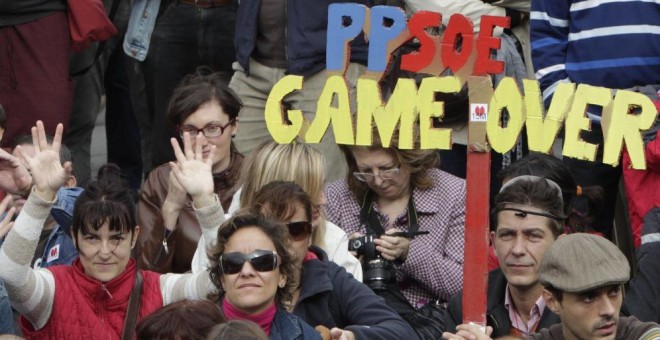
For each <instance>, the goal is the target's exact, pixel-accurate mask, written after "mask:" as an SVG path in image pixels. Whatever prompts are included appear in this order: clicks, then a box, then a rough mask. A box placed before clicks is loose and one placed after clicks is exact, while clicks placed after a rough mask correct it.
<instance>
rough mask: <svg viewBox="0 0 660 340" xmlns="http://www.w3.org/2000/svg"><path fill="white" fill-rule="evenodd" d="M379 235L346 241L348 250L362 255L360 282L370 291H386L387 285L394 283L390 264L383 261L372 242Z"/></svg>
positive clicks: (394, 278)
mask: <svg viewBox="0 0 660 340" xmlns="http://www.w3.org/2000/svg"><path fill="white" fill-rule="evenodd" d="M380 236H381V235H377V234H366V235H364V236H362V237H358V238H355V239H352V240H350V241H348V250H349V251H354V252H356V253H357V254H358V256H360V255H362V256H363V257H362V271H363V274H362V281H363V282H364V283H365V284H366V285H367V286H368V287H369V288H371V290H384V289H387V285H388V284H389V283H393V282H396V274H395V271H394V265H393V264H392V262H390V261H388V260H386V259H384V258H383V257H382V256H381V255H380V252H378V251H377V250H376V244H375V243H374V240H375V239H377V238H379V237H380Z"/></svg>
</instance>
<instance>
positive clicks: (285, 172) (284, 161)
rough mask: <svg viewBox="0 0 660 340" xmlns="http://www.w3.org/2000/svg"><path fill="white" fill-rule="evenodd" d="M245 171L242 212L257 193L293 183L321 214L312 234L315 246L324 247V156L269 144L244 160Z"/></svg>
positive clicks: (296, 145)
mask: <svg viewBox="0 0 660 340" xmlns="http://www.w3.org/2000/svg"><path fill="white" fill-rule="evenodd" d="M243 167H244V168H243V170H242V174H241V180H240V183H241V185H242V186H243V189H242V192H241V197H240V199H241V208H246V207H250V206H252V205H253V203H254V196H255V194H256V193H257V191H259V189H261V187H263V186H264V185H266V184H268V183H270V182H273V181H290V182H294V183H296V184H298V185H299V186H300V187H301V188H302V189H303V190H304V191H305V192H306V193H307V195H309V197H310V199H311V201H312V204H313V205H314V207H315V208H316V209H318V210H319V213H320V215H321V216H320V218H319V223H318V226H316V228H315V229H314V233H313V234H312V243H313V244H314V245H316V246H318V247H321V248H324V247H325V243H324V242H323V235H324V234H325V223H326V220H325V212H324V210H323V208H322V207H321V206H320V201H319V198H320V197H321V196H322V195H323V182H324V180H325V170H324V169H325V166H324V159H323V155H321V153H319V152H318V151H317V150H316V149H314V148H313V147H312V146H311V145H309V144H305V143H298V142H294V143H291V144H277V143H275V142H273V141H269V142H265V143H262V144H261V145H260V146H259V147H257V148H256V149H255V150H254V151H253V152H252V154H250V156H248V158H247V159H246V160H245V162H244V163H243Z"/></svg>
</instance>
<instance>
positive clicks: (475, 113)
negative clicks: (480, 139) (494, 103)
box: [470, 104, 488, 122]
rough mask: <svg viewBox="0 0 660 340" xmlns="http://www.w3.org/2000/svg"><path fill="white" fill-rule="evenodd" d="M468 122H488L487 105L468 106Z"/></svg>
mask: <svg viewBox="0 0 660 340" xmlns="http://www.w3.org/2000/svg"><path fill="white" fill-rule="evenodd" d="M470 121H471V122H486V121H488V104H470Z"/></svg>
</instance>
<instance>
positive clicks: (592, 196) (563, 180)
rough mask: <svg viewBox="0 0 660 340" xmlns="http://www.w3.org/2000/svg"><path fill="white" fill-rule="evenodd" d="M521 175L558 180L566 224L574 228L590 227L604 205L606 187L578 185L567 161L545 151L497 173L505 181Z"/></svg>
mask: <svg viewBox="0 0 660 340" xmlns="http://www.w3.org/2000/svg"><path fill="white" fill-rule="evenodd" d="M522 175H532V176H538V177H545V178H547V179H549V180H551V181H553V182H555V183H557V184H558V185H559V187H560V188H561V194H562V196H563V198H564V215H565V216H567V221H566V222H567V225H568V226H569V227H571V229H572V230H573V231H574V232H587V231H591V229H592V226H591V224H592V223H593V222H594V220H595V219H596V216H597V215H598V214H599V213H600V210H601V209H602V207H603V203H604V191H603V188H601V187H600V186H596V185H594V186H588V187H582V188H580V189H578V185H577V184H576V183H575V180H574V179H573V176H572V175H571V172H570V170H569V169H568V167H567V166H566V165H565V164H564V162H562V161H561V160H560V159H559V158H557V157H554V156H551V155H547V154H544V153H530V154H529V155H527V156H525V157H523V158H521V159H519V160H517V161H516V162H514V163H513V164H511V165H510V166H508V167H506V168H504V169H502V170H500V172H499V173H498V174H497V177H498V178H499V179H500V180H501V181H504V180H506V179H511V178H514V177H518V176H522Z"/></svg>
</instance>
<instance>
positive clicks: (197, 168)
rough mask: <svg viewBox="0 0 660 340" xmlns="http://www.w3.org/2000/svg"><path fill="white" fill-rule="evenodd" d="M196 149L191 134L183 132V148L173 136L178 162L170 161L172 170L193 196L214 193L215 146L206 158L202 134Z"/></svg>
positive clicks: (196, 143)
mask: <svg viewBox="0 0 660 340" xmlns="http://www.w3.org/2000/svg"><path fill="white" fill-rule="evenodd" d="M196 138H197V140H196V142H195V149H194V150H193V147H192V141H191V140H190V135H189V134H188V133H187V132H186V133H184V134H183V148H184V150H183V151H182V150H181V147H180V146H179V143H178V142H177V141H176V139H174V138H172V140H171V142H172V148H173V149H174V155H175V156H176V163H174V162H170V165H171V167H172V172H173V173H174V176H175V177H176V179H177V180H178V181H179V183H180V184H181V186H182V187H183V188H184V189H185V190H186V192H187V193H188V194H189V195H190V196H192V197H193V198H194V197H195V196H203V195H211V194H213V174H212V172H211V168H212V163H213V154H214V152H215V146H212V147H211V152H210V154H209V156H208V157H207V158H206V159H204V157H203V154H202V138H203V137H202V136H201V134H199V135H197V136H196Z"/></svg>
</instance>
